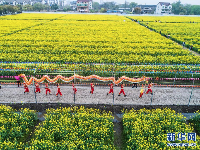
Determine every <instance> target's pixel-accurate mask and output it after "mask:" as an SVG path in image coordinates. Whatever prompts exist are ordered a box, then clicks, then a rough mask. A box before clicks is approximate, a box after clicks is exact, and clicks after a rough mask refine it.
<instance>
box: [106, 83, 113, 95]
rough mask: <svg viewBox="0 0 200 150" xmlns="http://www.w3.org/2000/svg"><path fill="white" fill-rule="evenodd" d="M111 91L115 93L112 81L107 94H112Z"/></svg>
mask: <svg viewBox="0 0 200 150" xmlns="http://www.w3.org/2000/svg"><path fill="white" fill-rule="evenodd" d="M110 93H112V95H113V93H114V92H113V84H112V83H111V84H110V91H109V92H108V93H107V95H108V94H110Z"/></svg>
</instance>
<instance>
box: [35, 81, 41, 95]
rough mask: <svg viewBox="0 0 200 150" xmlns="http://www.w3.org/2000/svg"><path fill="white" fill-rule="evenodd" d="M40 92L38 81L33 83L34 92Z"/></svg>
mask: <svg viewBox="0 0 200 150" xmlns="http://www.w3.org/2000/svg"><path fill="white" fill-rule="evenodd" d="M37 92H39V93H40V85H39V84H38V83H35V93H37Z"/></svg>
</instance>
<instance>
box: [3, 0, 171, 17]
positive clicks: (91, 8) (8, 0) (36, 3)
mask: <svg viewBox="0 0 200 150" xmlns="http://www.w3.org/2000/svg"><path fill="white" fill-rule="evenodd" d="M1 5H2V6H3V5H12V6H19V5H21V6H22V7H21V9H22V11H74V12H80V13H94V12H96V13H97V12H101V13H130V14H171V13H172V5H171V4H170V3H168V2H159V3H158V4H157V5H137V3H135V2H131V3H128V2H125V3H124V4H116V3H115V2H105V3H103V2H101V3H100V4H99V3H98V2H93V1H92V0H77V1H69V0H0V6H1Z"/></svg>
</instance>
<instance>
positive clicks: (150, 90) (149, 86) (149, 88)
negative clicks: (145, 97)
mask: <svg viewBox="0 0 200 150" xmlns="http://www.w3.org/2000/svg"><path fill="white" fill-rule="evenodd" d="M152 86H153V83H152V82H151V83H150V84H149V85H148V90H147V92H146V94H148V93H149V92H151V94H153V92H152V89H151V88H152Z"/></svg>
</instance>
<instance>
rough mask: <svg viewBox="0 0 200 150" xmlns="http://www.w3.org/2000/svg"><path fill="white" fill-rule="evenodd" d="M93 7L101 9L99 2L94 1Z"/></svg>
mask: <svg viewBox="0 0 200 150" xmlns="http://www.w3.org/2000/svg"><path fill="white" fill-rule="evenodd" d="M92 6H93V9H94V10H99V9H100V5H99V3H98V2H93V5H92Z"/></svg>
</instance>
